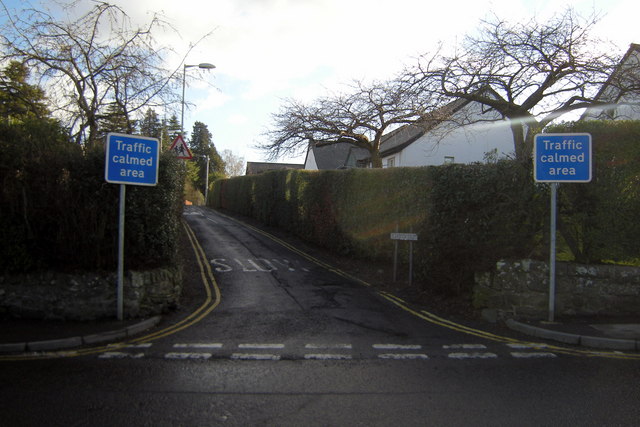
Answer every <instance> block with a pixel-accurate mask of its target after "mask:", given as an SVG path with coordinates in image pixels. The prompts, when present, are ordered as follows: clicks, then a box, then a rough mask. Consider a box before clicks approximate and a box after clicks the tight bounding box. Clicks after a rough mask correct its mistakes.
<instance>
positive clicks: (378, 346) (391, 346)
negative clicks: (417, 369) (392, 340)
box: [373, 344, 422, 350]
mask: <svg viewBox="0 0 640 427" xmlns="http://www.w3.org/2000/svg"><path fill="white" fill-rule="evenodd" d="M373 348H375V349H376V350H420V349H421V348H422V346H421V345H418V344H374V345H373Z"/></svg>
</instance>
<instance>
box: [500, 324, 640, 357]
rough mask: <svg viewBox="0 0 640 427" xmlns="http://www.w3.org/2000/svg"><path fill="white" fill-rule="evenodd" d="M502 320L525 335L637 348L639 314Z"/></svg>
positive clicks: (591, 345)
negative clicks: (609, 316) (549, 319)
mask: <svg viewBox="0 0 640 427" xmlns="http://www.w3.org/2000/svg"><path fill="white" fill-rule="evenodd" d="M505 324H506V326H507V327H509V328H510V329H512V330H514V331H518V332H520V333H523V334H525V335H528V336H531V337H535V338H539V339H545V340H551V341H556V342H560V343H563V344H572V345H576V346H582V347H588V348H594V349H600V350H618V351H640V317H613V318H605V319H602V318H600V319H598V318H569V319H562V320H559V321H555V322H547V321H533V320H529V321H524V320H515V319H507V320H506V321H505Z"/></svg>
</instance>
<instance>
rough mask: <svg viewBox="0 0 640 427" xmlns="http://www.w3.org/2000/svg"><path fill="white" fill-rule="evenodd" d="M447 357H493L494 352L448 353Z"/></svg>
mask: <svg viewBox="0 0 640 427" xmlns="http://www.w3.org/2000/svg"><path fill="white" fill-rule="evenodd" d="M448 357H449V359H495V358H497V357H498V355H497V354H495V353H476V352H474V353H449V355H448Z"/></svg>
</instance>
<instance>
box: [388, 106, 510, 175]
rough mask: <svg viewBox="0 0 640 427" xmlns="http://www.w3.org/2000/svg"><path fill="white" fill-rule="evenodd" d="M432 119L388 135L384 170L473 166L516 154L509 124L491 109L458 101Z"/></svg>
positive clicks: (403, 127)
mask: <svg viewBox="0 0 640 427" xmlns="http://www.w3.org/2000/svg"><path fill="white" fill-rule="evenodd" d="M496 96H498V95H496ZM433 116H434V117H435V119H433V118H432V119H427V120H424V121H422V122H419V123H416V124H413V125H406V126H402V127H400V128H398V129H396V130H394V131H393V132H390V133H388V134H387V135H385V137H384V139H383V141H382V144H381V146H380V154H381V157H382V164H383V167H398V166H433V165H442V164H446V163H474V162H482V161H485V160H487V158H488V157H496V156H497V157H504V156H509V155H513V153H514V145H513V144H514V143H513V136H512V133H511V128H510V127H509V122H508V121H507V120H505V119H504V118H503V117H502V115H501V114H500V113H498V112H497V111H496V110H494V109H492V108H490V107H487V106H484V105H482V104H480V103H478V102H475V101H466V100H462V99H459V100H456V101H453V102H451V103H450V104H448V105H447V106H445V107H443V108H441V109H439V110H438V111H436V112H434V114H433Z"/></svg>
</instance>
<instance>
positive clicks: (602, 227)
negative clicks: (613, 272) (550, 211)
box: [547, 120, 640, 263]
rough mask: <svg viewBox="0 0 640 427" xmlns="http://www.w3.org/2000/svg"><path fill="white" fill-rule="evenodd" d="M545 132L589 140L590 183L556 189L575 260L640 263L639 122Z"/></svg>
mask: <svg viewBox="0 0 640 427" xmlns="http://www.w3.org/2000/svg"><path fill="white" fill-rule="evenodd" d="M547 131H548V132H558V133H577V132H587V133H590V134H591V137H592V144H593V179H592V182H591V183H589V184H562V185H560V187H559V190H558V210H559V212H558V215H559V224H558V226H559V231H560V233H561V236H562V237H563V238H564V241H565V242H566V244H567V246H568V247H569V249H570V251H571V254H572V256H573V258H575V259H576V260H577V261H579V262H584V263H588V262H599V261H615V262H631V263H637V262H639V261H640V221H639V220H638V217H639V215H640V121H635V120H634V121H631V120H629V121H586V122H585V121H580V122H571V123H563V124H560V125H557V126H554V127H552V128H549V129H548V130H547Z"/></svg>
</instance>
